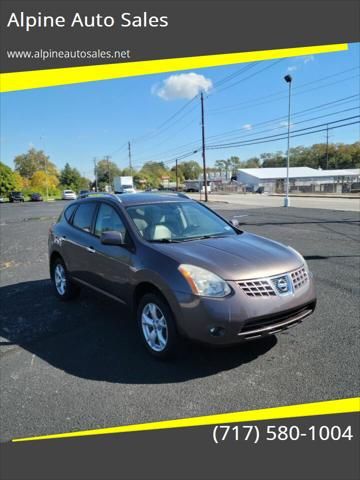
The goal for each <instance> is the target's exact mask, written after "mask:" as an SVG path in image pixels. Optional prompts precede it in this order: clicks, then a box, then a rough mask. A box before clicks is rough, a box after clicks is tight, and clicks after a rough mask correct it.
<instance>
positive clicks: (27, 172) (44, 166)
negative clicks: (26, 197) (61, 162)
mask: <svg viewBox="0 0 360 480" xmlns="http://www.w3.org/2000/svg"><path fill="white" fill-rule="evenodd" d="M49 158H50V157H48V156H47V155H45V153H44V152H43V151H42V150H35V148H30V150H29V151H28V152H27V153H24V154H22V155H18V156H17V157H15V159H14V164H15V170H16V171H17V172H19V174H20V175H21V176H22V177H25V178H31V177H32V176H33V175H34V173H35V172H37V171H38V170H46V171H47V172H48V173H49V174H50V175H58V171H57V168H56V165H55V164H54V163H52V162H51V161H50V160H49Z"/></svg>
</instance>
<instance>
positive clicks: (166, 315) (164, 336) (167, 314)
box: [137, 293, 179, 358]
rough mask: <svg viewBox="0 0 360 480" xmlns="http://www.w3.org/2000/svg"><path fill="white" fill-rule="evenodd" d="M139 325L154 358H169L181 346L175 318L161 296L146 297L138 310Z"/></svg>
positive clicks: (149, 295) (146, 345)
mask: <svg viewBox="0 0 360 480" xmlns="http://www.w3.org/2000/svg"><path fill="white" fill-rule="evenodd" d="M137 323H138V327H139V331H140V335H141V338H142V340H143V343H144V345H145V347H146V349H147V350H148V352H150V353H151V354H152V355H153V356H155V357H157V358H168V357H170V356H172V355H173V354H174V353H175V351H176V349H177V347H178V344H179V335H178V333H177V331H176V326H175V320H174V316H173V314H172V312H171V310H170V308H169V306H168V305H167V303H166V302H165V301H164V300H163V299H162V298H161V296H160V295H157V294H153V293H148V294H146V295H144V296H143V297H142V299H141V301H140V303H139V306H138V310H137Z"/></svg>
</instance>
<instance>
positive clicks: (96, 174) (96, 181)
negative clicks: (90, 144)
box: [94, 157, 98, 192]
mask: <svg viewBox="0 0 360 480" xmlns="http://www.w3.org/2000/svg"><path fill="white" fill-rule="evenodd" d="M94 173H95V192H97V191H98V172H97V163H96V157H94Z"/></svg>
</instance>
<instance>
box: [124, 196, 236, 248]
mask: <svg viewBox="0 0 360 480" xmlns="http://www.w3.org/2000/svg"><path fill="white" fill-rule="evenodd" d="M127 212H128V214H129V215H130V217H131V219H132V220H133V222H134V224H135V226H136V228H137V230H138V232H139V233H140V235H141V236H142V237H143V238H144V239H145V240H148V241H149V242H180V241H189V240H195V239H199V238H213V237H220V236H221V237H223V236H230V235H237V232H236V230H235V229H234V228H233V227H231V226H230V225H228V224H227V223H226V222H225V221H224V220H222V219H221V218H219V217H218V216H217V215H215V214H214V213H212V212H211V211H210V210H208V209H207V208H205V207H203V206H202V205H200V204H198V203H195V202H194V203H193V202H167V203H165V202H164V203H158V204H150V205H137V206H133V207H128V208H127Z"/></svg>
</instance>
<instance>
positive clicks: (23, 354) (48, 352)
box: [0, 201, 360, 441]
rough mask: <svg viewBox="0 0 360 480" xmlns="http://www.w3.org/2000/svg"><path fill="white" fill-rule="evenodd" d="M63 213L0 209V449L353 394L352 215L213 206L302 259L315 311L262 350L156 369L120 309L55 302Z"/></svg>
mask: <svg viewBox="0 0 360 480" xmlns="http://www.w3.org/2000/svg"><path fill="white" fill-rule="evenodd" d="M63 205H64V203H63V202H60V201H59V202H54V203H48V204H45V203H39V204H31V203H25V204H11V205H10V204H9V205H8V204H4V205H0V226H1V263H0V268H1V270H0V274H1V290H0V294H1V325H0V337H1V338H0V349H1V351H0V359H1V361H0V363H1V396H0V402H1V409H0V415H1V418H0V424H1V430H0V441H6V440H9V439H11V438H16V437H23V436H32V435H41V434H50V433H60V432H66V431H76V430H83V429H92V428H101V427H110V426H116V425H122V424H131V423H139V422H148V421H156V420H165V419H174V418H183V417H189V416H197V415H206V414H213V413H224V412H231V411H240V410H247V409H254V408H255V409H256V408H265V407H273V406H279V405H289V404H296V403H304V402H312V401H320V400H328V399H337V398H345V397H353V396H357V395H358V394H359V377H358V372H359V355H358V352H359V298H360V295H359V272H360V252H359V238H360V236H359V214H358V213H356V212H353V211H334V210H323V209H311V208H289V209H284V208H281V207H280V208H266V209H263V208H251V209H247V208H246V206H244V207H242V206H241V205H236V206H234V205H231V204H221V203H218V204H214V205H213V206H214V207H215V208H216V210H218V211H220V212H222V213H223V214H224V215H225V216H227V217H232V216H235V215H236V216H238V218H239V220H240V221H241V222H242V224H243V228H244V229H245V230H248V231H251V232H254V233H257V234H260V235H264V236H268V237H270V238H273V239H276V240H279V241H281V242H283V243H285V244H289V245H291V246H293V247H294V248H296V249H298V250H299V251H300V252H301V253H302V254H303V255H304V256H305V257H306V259H307V260H308V263H309V265H310V267H311V269H312V271H313V272H314V275H315V278H316V283H317V289H318V306H317V310H316V312H315V314H314V315H313V316H312V317H310V318H309V319H307V320H305V321H304V323H302V324H301V325H299V326H297V327H295V328H293V329H290V330H288V331H286V332H284V333H282V334H280V335H278V336H276V337H270V338H269V339H268V340H266V341H261V342H252V343H248V344H244V345H241V346H237V347H232V348H230V349H221V350H214V349H210V348H205V347H203V346H199V345H191V344H189V345H187V346H186V347H185V349H184V352H183V355H182V357H180V358H177V359H176V360H174V361H173V362H170V363H162V362H159V361H157V360H155V359H152V358H150V357H149V356H148V354H147V353H146V352H145V350H143V347H142V346H141V344H140V341H139V340H138V338H137V333H136V329H135V328H134V324H133V322H132V321H131V319H130V318H129V315H128V312H127V310H126V309H125V308H122V307H120V306H119V304H118V303H115V302H112V301H111V300H109V299H107V298H103V297H101V296H97V295H95V294H94V293H93V292H89V291H85V290H83V292H82V294H81V296H80V299H79V300H77V301H76V302H74V303H61V302H59V301H58V300H57V299H56V298H55V296H54V295H53V293H52V289H51V286H50V281H49V274H48V264H47V233H48V228H49V225H50V224H51V223H52V222H53V221H54V220H55V219H56V217H57V216H58V214H59V213H60V211H61V209H62V208H63Z"/></svg>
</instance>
